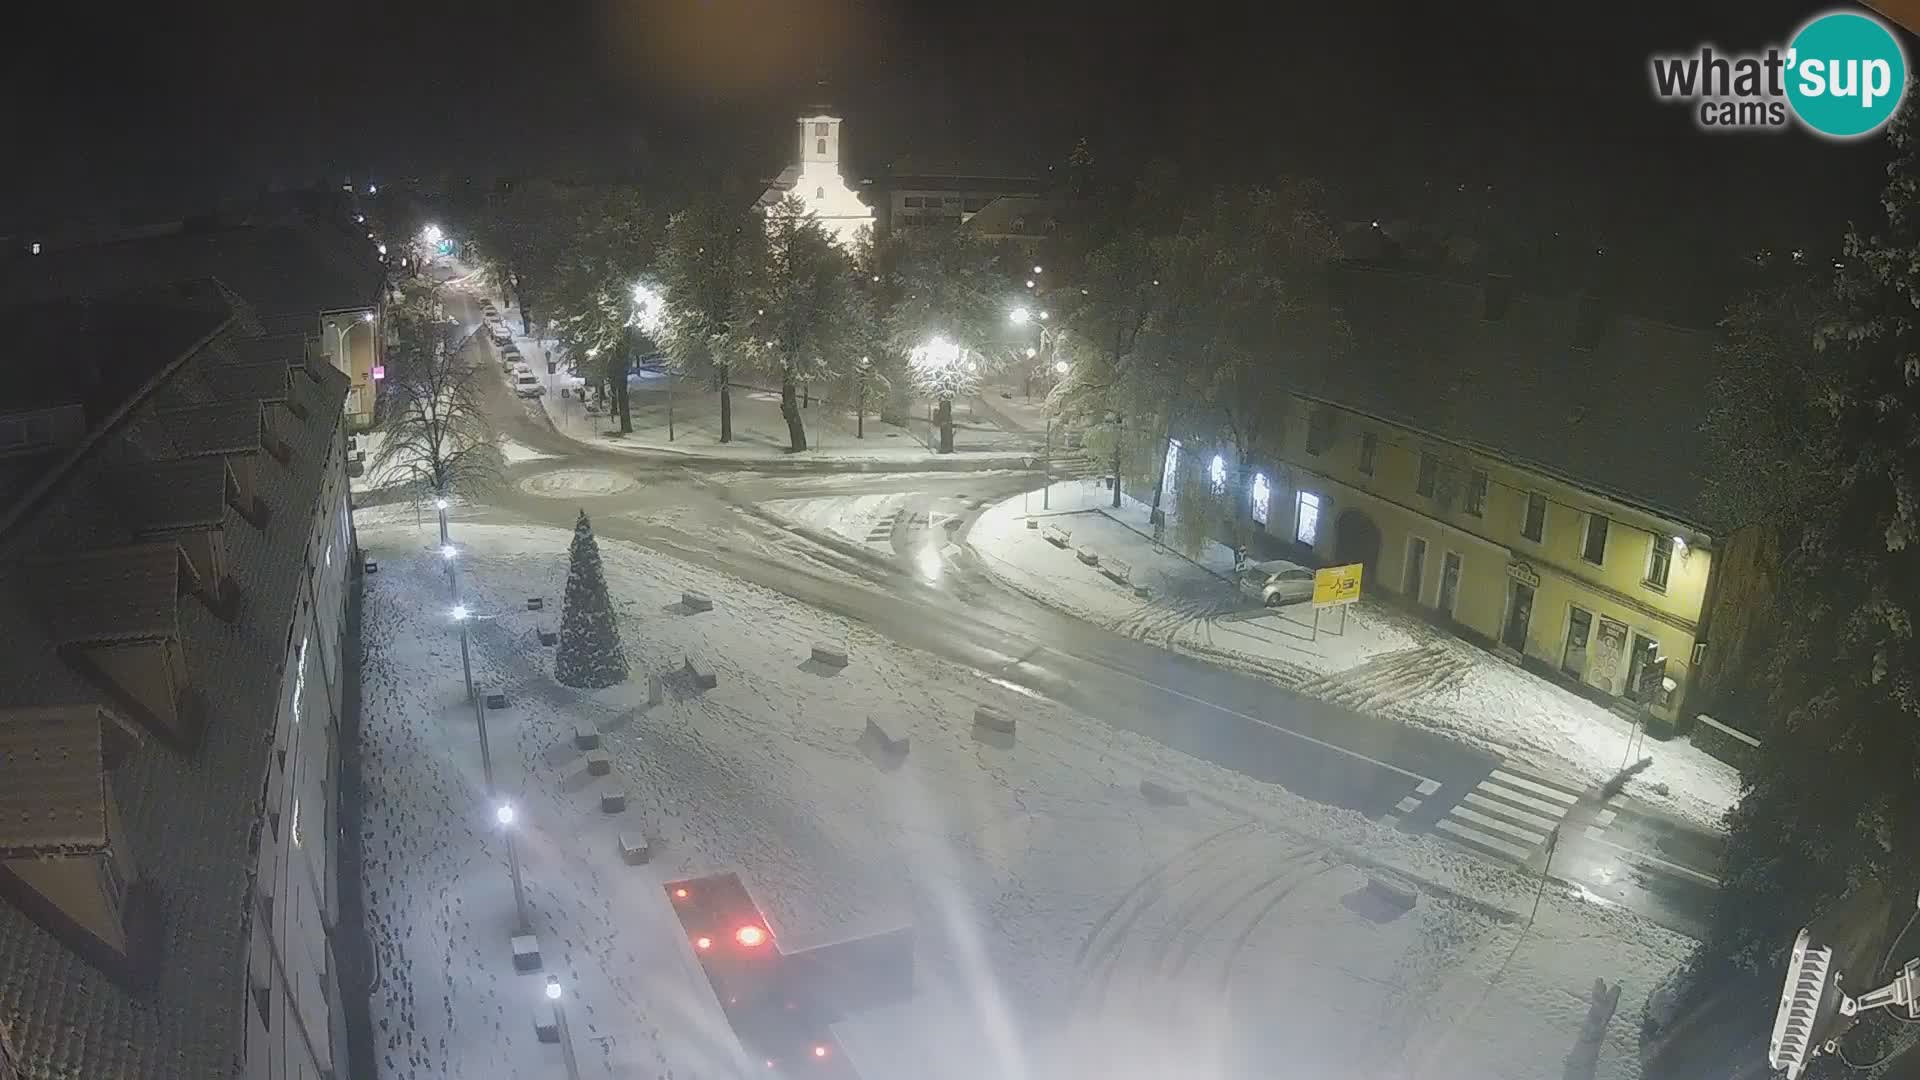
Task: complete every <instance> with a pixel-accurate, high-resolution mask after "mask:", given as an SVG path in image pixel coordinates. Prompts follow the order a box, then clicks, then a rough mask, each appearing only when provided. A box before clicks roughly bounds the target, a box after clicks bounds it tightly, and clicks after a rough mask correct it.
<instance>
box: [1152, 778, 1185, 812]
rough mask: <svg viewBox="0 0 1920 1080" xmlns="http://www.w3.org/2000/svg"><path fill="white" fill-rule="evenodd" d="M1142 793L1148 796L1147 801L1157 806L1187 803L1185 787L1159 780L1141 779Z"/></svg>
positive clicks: (1183, 804)
mask: <svg viewBox="0 0 1920 1080" xmlns="http://www.w3.org/2000/svg"><path fill="white" fill-rule="evenodd" d="M1140 794H1142V795H1144V796H1146V799H1147V801H1148V802H1150V803H1152V804H1153V805H1155V806H1185V805H1187V793H1186V790H1185V789H1183V788H1177V787H1174V786H1172V785H1171V784H1166V783H1162V782H1161V781H1159V780H1153V779H1147V780H1142V781H1140Z"/></svg>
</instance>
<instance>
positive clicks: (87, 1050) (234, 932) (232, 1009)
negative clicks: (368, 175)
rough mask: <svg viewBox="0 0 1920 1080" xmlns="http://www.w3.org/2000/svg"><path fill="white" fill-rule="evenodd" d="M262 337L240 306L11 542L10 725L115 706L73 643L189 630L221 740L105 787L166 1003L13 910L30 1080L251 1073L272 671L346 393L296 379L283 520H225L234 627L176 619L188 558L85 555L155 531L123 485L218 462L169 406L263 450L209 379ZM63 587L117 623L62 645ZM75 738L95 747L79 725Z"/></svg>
mask: <svg viewBox="0 0 1920 1080" xmlns="http://www.w3.org/2000/svg"><path fill="white" fill-rule="evenodd" d="M259 328H260V322H259V320H258V317H257V315H256V314H255V313H254V312H253V311H252V310H251V309H249V308H246V307H245V306H244V305H242V306H240V307H238V308H237V309H236V316H235V318H234V319H233V320H232V321H231V322H230V323H229V325H228V326H227V327H226V329H224V330H222V331H221V332H220V334H219V335H218V336H216V337H215V338H213V339H212V340H211V341H209V342H208V343H207V344H206V345H205V346H204V347H203V348H201V349H200V350H198V351H196V352H195V353H194V354H193V355H192V356H190V357H189V358H188V359H187V360H186V361H185V363H184V364H182V365H181V367H180V368H179V369H177V370H176V371H174V372H173V373H172V374H171V375H170V376H168V378H167V380H166V382H165V384H164V385H163V386H161V387H160V388H158V389H156V391H155V392H154V393H152V394H149V395H147V396H145V397H144V398H142V399H140V400H139V401H137V402H136V403H134V404H133V406H132V407H131V410H130V412H129V413H128V415H127V416H126V418H125V419H124V420H123V421H121V422H120V423H118V424H117V425H115V426H114V427H113V428H111V429H110V430H109V432H108V433H107V435H106V436H105V437H104V438H102V439H101V440H100V441H98V442H96V443H95V444H94V445H93V446H92V447H91V448H90V449H89V450H88V451H87V452H86V453H85V454H84V455H82V456H80V457H79V458H78V459H77V460H76V461H74V462H73V464H72V465H70V466H69V467H67V468H65V470H64V471H63V472H62V473H60V474H59V475H58V476H57V477H56V478H55V479H54V481H53V483H54V486H53V488H52V490H51V494H50V497H48V498H44V499H37V500H35V501H34V502H33V503H32V504H31V507H32V509H31V512H30V513H27V514H25V515H24V516H21V517H19V518H17V519H16V520H15V521H14V522H13V523H12V524H11V525H10V526H8V527H6V528H5V530H4V531H3V532H0V638H3V639H4V640H5V641H6V642H7V648H5V649H4V650H0V710H11V709H19V708H33V707H45V706H76V705H78V706H86V707H88V708H97V707H98V705H99V704H100V702H101V699H102V694H101V692H100V691H99V690H97V689H96V687H95V684H93V683H92V682H90V681H88V680H87V679H85V678H84V677H82V675H81V674H80V673H79V672H78V671H77V670H76V668H75V667H73V666H72V665H70V664H69V663H68V662H67V660H66V658H65V657H64V656H63V654H62V653H61V652H60V651H59V650H58V648H57V646H58V643H59V639H60V638H61V637H71V636H84V635H91V634H97V633H101V632H108V631H111V630H113V628H115V627H118V628H120V632H124V631H125V630H126V629H128V628H139V629H143V630H150V629H155V628H158V627H159V626H160V625H162V624H164V622H165V621H166V620H167V619H168V618H171V619H173V620H174V621H175V624H176V626H177V632H178V634H179V638H180V641H181V649H180V655H181V658H182V662H183V663H184V670H185V673H186V677H187V681H188V683H189V685H190V686H191V687H192V688H193V691H194V693H195V696H196V698H197V700H196V710H197V711H198V713H199V714H200V717H201V718H202V719H203V721H204V725H205V727H204V732H205V735H204V738H202V739H201V740H200V741H199V743H198V745H197V746H194V747H193V748H191V749H182V748H180V747H179V746H177V745H170V744H168V743H167V742H166V741H164V740H155V739H149V740H146V741H145V742H143V743H141V744H140V745H139V746H138V747H136V748H133V749H131V750H130V751H128V752H127V753H126V755H125V757H124V760H121V761H119V762H118V763H117V765H114V766H113V767H111V768H110V769H109V771H108V773H107V784H108V790H110V791H111V793H112V796H113V803H114V805H115V806H116V807H117V809H118V812H119V820H118V823H117V824H118V825H119V827H120V831H119V832H118V833H116V835H115V838H114V843H115V844H116V845H118V844H120V843H121V842H122V841H123V840H124V842H125V843H126V845H127V848H128V854H129V855H130V856H131V860H132V864H133V865H135V866H137V867H138V868H139V870H140V874H141V878H140V880H141V882H142V883H143V885H144V886H145V887H147V888H148V889H150V890H151V892H152V893H153V894H155V895H156V896H157V898H158V907H159V910H160V911H161V912H162V913H163V914H162V922H163V925H162V928H161V931H160V940H159V942H158V949H159V953H160V957H159V963H158V965H157V971H156V974H155V977H156V979H157V985H156V986H154V987H153V988H152V989H151V990H148V991H139V990H133V989H129V988H128V986H127V985H126V984H124V983H122V982H120V981H118V980H116V979H115V978H113V977H111V976H110V975H109V974H107V973H106V972H105V971H103V970H102V969H100V968H98V967H95V966H93V965H92V964H90V963H89V962H88V961H87V960H85V959H83V958H82V957H81V956H80V955H79V954H78V953H77V952H75V951H74V950H73V949H72V948H70V947H69V946H68V944H66V943H65V942H64V941H63V940H62V939H60V938H56V937H55V936H54V935H53V934H52V933H49V932H48V931H47V930H46V929H45V928H43V927H42V925H41V924H39V923H37V922H36V921H34V919H32V918H31V917H29V916H28V915H27V914H26V913H25V912H23V911H22V910H20V909H18V908H16V907H14V906H12V905H11V904H9V903H7V902H5V901H0V1026H4V1028H5V1029H7V1031H8V1033H9V1035H10V1037H11V1041H12V1045H13V1049H14V1052H15V1054H16V1055H17V1057H18V1066H19V1070H20V1073H21V1075H22V1076H23V1077H27V1078H31V1080H55V1078H58V1080H70V1078H74V1077H86V1078H88V1080H134V1078H139V1080H207V1078H211V1077H225V1076H232V1075H234V1071H235V1068H236V1063H237V1062H239V1061H240V1060H242V1056H243V1041H244V1030H245V1029H244V1023H245V1017H246V1010H245V1002H246V980H247V976H246V945H247V927H248V925H249V910H250V904H251V900H250V895H251V888H252V884H251V878H252V870H253V857H252V855H251V854H250V844H249V841H250V838H251V835H252V830H253V829H254V828H255V827H256V825H257V822H258V821H259V819H260V813H261V808H260V800H261V794H262V778H263V777H264V776H265V775H266V768H267V763H268V759H269V748H270V746H271V726H272V724H273V721H274V718H275V715H276V711H277V710H276V702H277V695H278V693H279V692H280V687H281V675H280V673H278V672H277V671H275V670H274V669H273V668H272V666H271V665H273V664H274V663H275V662H276V661H277V660H278V659H279V658H280V657H282V656H284V655H285V649H286V641H287V634H288V629H289V626H290V625H291V621H292V619H293V618H294V616H295V604H296V602H297V597H298V590H299V582H300V579H301V576H302V574H303V571H304V565H305V564H304V552H305V548H306V543H307V534H308V530H309V528H310V527H311V524H312V510H313V507H314V504H315V502H316V501H317V500H318V499H319V497H320V494H321V491H322V485H323V483H324V478H325V471H324V469H323V463H324V462H326V461H327V460H328V456H329V451H330V449H331V448H332V447H333V445H334V442H335V441H336V440H337V439H338V427H339V424H340V422H341V411H340V410H341V406H342V404H343V403H344V401H345V397H346V390H347V384H346V379H345V377H344V376H343V375H341V374H340V373H339V372H337V371H335V370H333V369H332V368H331V367H327V366H322V365H316V366H314V367H313V368H311V369H307V370H303V371H302V372H301V373H300V374H297V375H296V377H295V378H294V379H293V381H292V386H291V387H290V391H289V392H290V393H291V394H292V396H293V399H294V400H295V401H296V402H297V403H299V404H300V405H302V406H303V412H304V419H302V418H298V417H296V418H293V419H290V420H288V422H287V423H285V424H284V426H283V429H282V430H283V433H284V437H285V439H286V441H287V442H288V443H289V444H290V447H291V449H292V451H293V452H292V455H291V456H290V458H289V459H288V461H287V463H285V464H281V463H279V462H278V461H277V460H275V459H272V458H266V457H263V458H262V459H261V461H260V465H259V467H258V468H257V470H256V476H255V481H254V486H255V491H256V493H257V494H258V495H259V496H260V497H261V498H262V499H263V500H264V501H265V502H266V503H267V505H268V506H269V507H270V508H271V509H272V510H273V511H274V512H273V513H271V514H270V515H269V516H268V517H267V518H266V519H265V520H266V523H265V527H264V529H263V528H261V527H258V526H255V525H254V524H251V523H249V522H248V521H247V520H245V519H244V518H241V517H240V516H238V514H237V512H235V511H232V510H225V511H224V513H225V514H226V515H227V517H226V520H225V522H224V533H225V538H226V543H225V547H226V553H227V560H228V569H229V572H230V573H231V575H232V577H233V578H234V579H235V581H237V582H238V583H239V584H240V586H241V588H242V590H243V593H242V596H243V601H242V603H241V604H240V606H239V608H238V611H237V612H236V613H234V619H233V621H232V622H230V623H229V622H225V621H222V620H221V619H220V618H219V617H217V616H216V615H215V614H214V613H212V612H210V611H208V610H207V608H206V605H205V604H203V603H200V602H198V601H196V600H190V599H181V600H173V601H171V605H169V598H163V597H161V596H160V595H159V591H158V585H157V584H156V583H157V582H158V581H159V580H160V579H161V578H162V577H163V576H164V572H163V571H162V570H161V569H160V567H161V566H162V564H163V563H167V562H168V560H169V559H172V558H177V555H167V554H164V552H165V551H167V550H169V549H170V545H169V546H163V547H156V548H152V549H150V550H151V551H152V554H151V555H148V554H146V553H145V552H147V551H148V550H149V549H146V548H142V547H139V546H133V547H131V549H130V550H123V551H121V552H118V553H116V554H115V555H114V556H113V557H112V558H107V559H103V560H101V561H100V562H99V564H98V565H95V564H93V562H92V560H91V558H90V557H78V558H76V557H73V555H74V553H85V552H97V551H100V550H102V549H113V548H128V547H129V545H134V541H135V535H134V527H135V526H134V524H133V522H139V521H142V520H146V519H147V518H150V516H151V515H150V514H143V513H142V512H137V511H136V512H129V510H128V508H126V507H123V506H121V505H120V504H119V503H118V501H117V498H116V494H115V493H116V492H117V491H118V490H120V488H119V486H118V484H116V483H115V482H114V481H115V480H116V479H120V480H124V479H125V478H127V477H129V476H137V475H141V472H142V470H148V472H147V473H146V475H149V476H152V477H154V478H155V479H160V478H164V477H166V476H168V475H170V474H169V472H168V470H169V469H170V468H172V467H171V466H162V465H156V464H155V463H157V462H167V461H175V460H178V459H180V458H183V457H188V456H191V455H193V454H194V453H195V451H196V449H197V448H199V447H201V446H203V445H206V444H207V440H206V439H205V437H204V436H205V432H204V430H203V429H202V426H201V425H200V423H199V422H200V420H202V419H203V417H201V416H200V415H197V414H196V413H195V412H193V411H191V410H183V411H176V412H173V413H171V414H165V413H163V412H162V411H161V410H160V409H159V408H158V402H159V399H160V398H166V399H169V400H172V401H175V402H183V403H190V404H192V405H195V406H209V407H212V408H213V409H215V410H219V412H220V414H221V415H226V414H227V413H229V412H233V413H234V414H235V415H251V416H252V418H253V423H254V424H255V425H256V431H255V445H257V439H258V435H257V425H258V422H259V420H258V417H259V413H260V406H259V405H258V404H251V405H220V404H217V403H215V402H214V401H213V399H212V395H211V392H210V391H209V390H208V389H207V381H206V378H205V377H204V373H203V372H202V371H201V370H200V369H201V368H202V367H203V366H206V365H226V364H231V363H233V362H235V361H236V360H237V359H238V358H239V355H240V354H246V355H248V356H257V355H258V353H257V346H255V345H252V344H249V343H248V342H249V339H250V338H254V337H257V336H258V334H259ZM214 441H215V442H216V443H219V442H224V441H228V440H220V439H216V440H214ZM183 475H185V474H184V473H183ZM215 475H216V474H214V473H212V472H207V473H206V474H205V476H204V477H203V480H204V482H205V483H206V484H211V483H212V482H213V480H212V477H213V476H215ZM222 482H224V481H222ZM208 490H211V489H210V488H207V487H202V488H201V489H200V490H199V491H198V493H197V494H196V495H195V498H197V499H199V500H200V506H199V507H198V508H197V511H196V513H204V512H206V511H207V510H208V509H209V508H210V506H211V502H210V500H209V497H208V496H207V494H206V492H207V491H208ZM49 557H56V558H58V559H59V561H58V562H56V563H54V564H52V566H51V567H49V566H45V565H39V564H37V563H36V560H42V559H47V558H49ZM30 566H31V567H32V569H31V571H29V570H28V569H27V568H28V567H30ZM136 571H137V572H136ZM55 572H58V573H62V574H68V575H73V576H74V579H75V582H76V583H77V584H84V585H86V586H87V587H88V588H93V589H97V592H98V599H99V602H100V605H101V606H100V607H99V608H97V609H87V608H83V609H82V610H81V611H75V612H71V613H58V614H57V617H58V618H59V619H60V620H62V621H63V623H65V622H70V623H75V624H82V623H83V624H84V626H82V625H73V626H69V627H68V628H67V629H65V630H63V631H61V632H60V633H59V634H55V633H52V632H50V627H49V624H48V620H47V617H46V614H45V613H43V611H42V610H41V606H40V604H39V603H37V602H36V597H35V596H34V595H33V593H34V591H35V590H32V589H29V588H28V587H27V586H26V582H27V581H31V580H33V575H34V574H38V575H41V577H42V578H43V579H44V578H45V577H46V575H49V574H52V573H55ZM116 575H120V576H116ZM169 606H171V609H172V614H171V615H170V616H169V615H168V614H167V609H168V608H169ZM3 715H4V713H0V716H3ZM0 723H4V721H0ZM96 728H97V725H96ZM62 731H63V732H65V731H66V729H65V728H62ZM72 736H73V738H74V739H75V740H81V739H83V735H82V734H81V733H80V731H79V728H78V725H75V726H74V727H73V730H72ZM98 737H99V735H98V734H97V733H96V735H95V736H94V738H98ZM70 750H71V752H72V753H74V754H81V753H84V752H86V751H88V750H89V747H88V746H82V745H80V744H79V742H75V743H74V744H73V745H72V746H71V747H70ZM78 775H79V772H78V768H77V766H74V768H73V769H72V770H71V771H67V770H65V769H64V768H63V769H62V770H56V771H53V772H50V773H48V774H47V775H44V776H42V777H40V778H38V779H35V780H34V781H33V782H32V783H31V784H16V783H15V782H14V778H0V798H4V799H6V800H7V802H8V804H9V805H18V804H22V803H24V804H25V805H30V806H31V805H36V802H35V798H36V795H37V797H38V799H40V800H43V801H45V802H47V803H49V804H51V805H56V806H58V805H72V806H77V805H78V804H79V803H78V800H77V798H76V797H75V795H74V793H75V792H76V791H77V788H75V787H72V785H75V784H77V783H78V779H77V777H78ZM3 813H4V810H0V814H3ZM49 828H50V826H49ZM63 828H65V829H66V834H65V835H67V838H68V839H70V840H75V841H78V840H83V839H90V838H91V837H93V836H95V835H97V829H98V823H97V821H96V820H94V819H92V818H86V817H85V816H84V815H82V818H80V819H75V820H72V821H69V822H67V823H65V825H64V826H63ZM48 836H52V833H50V832H49V833H47V834H46V835H45V836H42V837H40V838H38V839H36V842H39V841H40V840H44V839H46V838H47V837H48ZM55 839H58V837H55Z"/></svg>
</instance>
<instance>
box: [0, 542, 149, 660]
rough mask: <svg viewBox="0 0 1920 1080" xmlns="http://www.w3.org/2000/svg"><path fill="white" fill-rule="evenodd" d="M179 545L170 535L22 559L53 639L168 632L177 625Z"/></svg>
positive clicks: (89, 639) (127, 637) (135, 637)
mask: <svg viewBox="0 0 1920 1080" xmlns="http://www.w3.org/2000/svg"><path fill="white" fill-rule="evenodd" d="M180 561H181V555H180V546H179V545H178V544H175V543H173V542H171V541H156V542H154V543H150V544H128V545H124V546H119V547H110V548H92V549H88V550H84V551H64V552H60V553H57V554H53V555H49V556H45V557H41V558H34V559H28V560H26V561H25V562H23V563H22V564H21V567H20V572H21V578H22V581H21V584H22V585H24V586H25V588H26V590H27V591H28V592H31V593H32V594H33V595H34V597H35V598H36V599H37V600H38V601H39V603H40V607H41V610H42V611H43V612H45V614H46V617H47V623H48V625H49V626H50V627H51V628H52V633H53V640H54V642H55V644H59V645H70V644H75V643H78V642H96V641H139V640H145V639H149V638H164V637H172V636H174V634H175V633H176V632H177V630H178V628H179V618H178V616H179V610H180V603H179V600H180Z"/></svg>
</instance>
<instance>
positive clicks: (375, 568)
mask: <svg viewBox="0 0 1920 1080" xmlns="http://www.w3.org/2000/svg"><path fill="white" fill-rule="evenodd" d="M360 569H362V570H365V571H366V572H367V573H369V574H377V573H379V572H380V564H379V563H377V562H374V561H373V560H372V559H368V560H367V562H366V565H365V566H362V567H361V568H360Z"/></svg>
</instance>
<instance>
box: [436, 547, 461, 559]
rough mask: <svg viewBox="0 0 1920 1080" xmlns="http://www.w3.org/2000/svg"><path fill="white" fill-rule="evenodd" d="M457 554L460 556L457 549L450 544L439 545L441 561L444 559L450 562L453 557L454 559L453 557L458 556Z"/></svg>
mask: <svg viewBox="0 0 1920 1080" xmlns="http://www.w3.org/2000/svg"><path fill="white" fill-rule="evenodd" d="M458 554H460V552H459V550H458V549H456V548H455V547H454V546H453V545H452V544H441V545H440V557H441V558H443V559H446V560H449V561H451V560H452V559H453V557H454V556H455V555H458Z"/></svg>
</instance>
